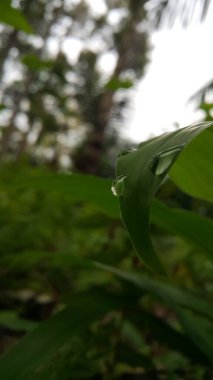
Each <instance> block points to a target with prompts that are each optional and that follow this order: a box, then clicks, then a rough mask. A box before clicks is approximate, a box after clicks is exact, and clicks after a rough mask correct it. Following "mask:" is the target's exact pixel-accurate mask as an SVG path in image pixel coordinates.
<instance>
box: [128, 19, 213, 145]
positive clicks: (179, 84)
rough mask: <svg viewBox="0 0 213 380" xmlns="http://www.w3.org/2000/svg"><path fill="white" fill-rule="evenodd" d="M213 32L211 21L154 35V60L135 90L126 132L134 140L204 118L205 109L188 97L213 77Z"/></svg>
mask: <svg viewBox="0 0 213 380" xmlns="http://www.w3.org/2000/svg"><path fill="white" fill-rule="evenodd" d="M212 36H213V26H212V25H211V24H210V22H205V24H197V25H194V26H191V27H189V28H188V29H185V30H184V29H182V28H180V27H179V28H176V29H172V30H169V31H161V32H156V33H154V34H153V35H152V39H151V41H152V45H153V50H152V53H151V62H150V64H149V66H148V67H147V73H146V75H145V77H144V79H142V81H141V82H140V83H139V85H138V87H137V90H136V91H135V96H134V98H133V100H132V104H131V106H130V109H131V112H130V116H129V121H128V123H129V126H127V127H126V132H125V133H126V134H127V135H128V136H130V137H131V138H132V139H133V140H135V141H142V140H144V139H146V138H148V137H149V136H150V134H161V133H162V132H164V131H165V130H166V131H170V130H173V129H174V123H178V124H179V125H180V126H186V125H187V124H189V123H192V122H195V121H198V120H200V118H201V115H202V114H201V112H198V111H196V107H195V104H192V103H189V102H188V100H189V98H190V97H191V96H192V95H193V94H194V93H196V92H197V91H198V90H199V89H200V88H201V87H202V86H203V85H204V84H206V83H207V82H208V81H209V80H211V79H212V78H213V50H212V47H211V46H212ZM187 103H188V104H187Z"/></svg>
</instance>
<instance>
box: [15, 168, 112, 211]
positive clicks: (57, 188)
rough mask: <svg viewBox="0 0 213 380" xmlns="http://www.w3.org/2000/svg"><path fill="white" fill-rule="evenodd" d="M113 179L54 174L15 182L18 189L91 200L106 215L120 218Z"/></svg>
mask: <svg viewBox="0 0 213 380" xmlns="http://www.w3.org/2000/svg"><path fill="white" fill-rule="evenodd" d="M111 184H112V181H110V180H106V179H104V178H99V177H93V176H89V175H83V174H73V175H72V174H53V175H51V174H50V175H49V174H47V175H41V176H36V177H31V178H27V179H26V178H25V179H22V180H21V181H19V183H16V184H14V186H15V187H16V188H17V189H23V188H24V189H37V190H43V191H46V192H51V193H54V192H58V193H60V194H62V195H64V196H66V197H68V198H69V199H71V200H73V201H75V202H76V201H81V202H89V203H91V204H93V205H95V206H96V207H98V209H100V210H101V211H103V212H104V213H105V214H106V215H109V216H111V217H115V218H118V215H119V205H118V202H117V200H116V199H115V198H113V197H112V195H111V191H110V188H111Z"/></svg>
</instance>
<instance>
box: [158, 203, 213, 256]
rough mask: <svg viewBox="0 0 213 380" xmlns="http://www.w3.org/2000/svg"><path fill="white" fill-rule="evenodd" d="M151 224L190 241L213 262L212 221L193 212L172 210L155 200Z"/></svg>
mask: <svg viewBox="0 0 213 380" xmlns="http://www.w3.org/2000/svg"><path fill="white" fill-rule="evenodd" d="M151 222H152V223H154V224H156V225H157V226H159V227H161V228H163V229H165V230H166V231H168V232H170V233H172V234H175V235H180V236H182V237H184V238H186V239H188V240H190V241H191V242H192V243H193V244H196V245H197V246H198V247H200V248H201V249H202V251H203V252H204V253H205V254H206V255H207V257H208V258H209V259H210V260H213V222H212V220H210V219H207V218H204V217H203V216H200V215H197V214H195V213H194V212H191V211H186V210H180V209H170V208H168V207H167V206H165V205H164V204H163V203H161V202H159V201H157V200H154V201H153V203H152V205H151Z"/></svg>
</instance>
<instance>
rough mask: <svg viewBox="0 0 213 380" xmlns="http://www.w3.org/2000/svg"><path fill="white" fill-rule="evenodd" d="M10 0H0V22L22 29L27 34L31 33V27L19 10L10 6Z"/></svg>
mask: <svg viewBox="0 0 213 380" xmlns="http://www.w3.org/2000/svg"><path fill="white" fill-rule="evenodd" d="M10 3H11V1H10V0H1V1H0V22H1V23H3V24H7V25H10V26H12V27H13V28H15V29H19V30H22V31H24V32H26V33H28V34H33V29H32V27H31V25H30V24H29V23H28V21H27V20H26V18H25V17H24V16H23V14H22V13H21V11H20V10H18V9H16V8H14V7H12V6H11V4H10Z"/></svg>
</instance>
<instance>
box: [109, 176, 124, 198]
mask: <svg viewBox="0 0 213 380" xmlns="http://www.w3.org/2000/svg"><path fill="white" fill-rule="evenodd" d="M125 182H126V176H124V175H121V176H120V177H118V178H117V179H116V180H115V181H113V183H112V187H111V190H112V193H113V195H115V197H118V198H120V197H122V195H123V194H124V191H125V187H126V184H125Z"/></svg>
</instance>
